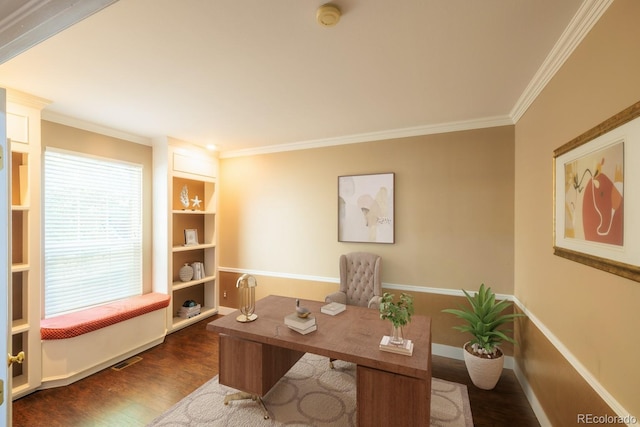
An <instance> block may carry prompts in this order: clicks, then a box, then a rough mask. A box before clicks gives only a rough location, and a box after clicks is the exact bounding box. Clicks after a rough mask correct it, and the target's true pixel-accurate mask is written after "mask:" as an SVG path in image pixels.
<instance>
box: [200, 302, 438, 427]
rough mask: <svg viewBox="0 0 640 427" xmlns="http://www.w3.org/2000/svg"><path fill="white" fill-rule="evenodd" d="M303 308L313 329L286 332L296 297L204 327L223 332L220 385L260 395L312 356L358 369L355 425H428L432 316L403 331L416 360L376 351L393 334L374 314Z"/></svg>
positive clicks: (354, 309) (259, 305) (356, 309)
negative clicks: (250, 316) (245, 319)
mask: <svg viewBox="0 0 640 427" xmlns="http://www.w3.org/2000/svg"><path fill="white" fill-rule="evenodd" d="M300 305H301V306H303V307H307V308H309V309H310V310H311V311H312V313H313V315H314V316H315V317H316V323H317V325H318V330H317V331H315V332H312V333H310V334H308V335H301V334H299V333H297V332H295V331H292V330H291V329H289V328H288V327H287V326H286V325H285V324H284V316H285V315H287V314H290V313H293V312H294V311H295V299H294V298H287V297H280V296H273V295H272V296H268V297H266V298H263V299H261V300H259V301H257V302H256V314H258V316H259V317H258V319H257V320H256V321H254V322H251V323H241V322H238V321H236V317H237V316H238V315H239V314H240V313H239V312H234V313H232V314H229V315H227V316H224V317H221V318H219V319H216V320H214V321H213V322H211V323H209V324H208V325H207V329H208V330H211V331H215V332H218V333H219V334H220V352H219V355H220V356H219V357H220V376H219V381H220V383H221V384H224V385H227V386H229V387H233V388H235V389H238V390H241V391H245V392H248V393H251V394H256V395H258V396H264V395H265V394H266V393H267V392H268V391H269V390H270V389H271V388H272V387H273V386H274V385H275V384H276V383H277V382H278V380H279V379H280V378H281V377H282V376H283V375H284V374H285V373H286V372H287V371H288V370H289V369H290V368H291V367H292V366H293V365H294V364H295V363H296V362H297V361H298V359H300V357H302V356H303V355H304V353H314V354H318V355H322V356H327V357H329V358H334V359H338V360H343V361H346V362H353V363H355V364H356V365H357V370H356V372H357V374H356V378H357V379H356V394H357V396H356V398H357V413H358V414H357V416H358V425H361V426H374V425H384V426H387V425H406V426H409V425H410V426H422V425H424V426H428V425H429V415H430V409H431V318H429V317H425V316H418V315H414V316H413V317H412V319H411V323H410V324H409V325H407V326H406V327H405V328H404V336H405V338H408V339H411V340H412V341H413V342H414V349H413V355H412V356H404V355H399V354H393V353H388V352H383V351H380V350H379V349H378V344H379V343H380V339H381V338H382V336H383V335H389V334H390V333H391V323H390V322H389V321H386V320H380V316H379V312H378V310H373V309H368V308H363V307H354V306H347V309H346V310H345V311H344V312H342V313H340V314H338V315H336V316H330V315H327V314H323V313H321V312H320V307H321V306H323V305H324V303H321V302H318V301H309V300H300ZM327 369H329V361H328V360H327Z"/></svg>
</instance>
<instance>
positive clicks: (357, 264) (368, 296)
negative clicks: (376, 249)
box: [325, 252, 382, 309]
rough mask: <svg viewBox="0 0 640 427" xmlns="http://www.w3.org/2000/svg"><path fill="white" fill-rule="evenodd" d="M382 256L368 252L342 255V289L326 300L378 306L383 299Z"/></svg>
mask: <svg viewBox="0 0 640 427" xmlns="http://www.w3.org/2000/svg"><path fill="white" fill-rule="evenodd" d="M381 264H382V258H380V256H378V255H376V254H372V253H368V252H351V253H348V254H346V255H341V256H340V290H338V291H337V292H333V293H331V294H329V295H327V296H326V298H325V301H326V302H328V303H329V302H339V303H342V304H347V305H359V306H361V307H369V308H376V309H377V308H378V306H379V305H380V300H381V299H382V279H381V277H380V265H381Z"/></svg>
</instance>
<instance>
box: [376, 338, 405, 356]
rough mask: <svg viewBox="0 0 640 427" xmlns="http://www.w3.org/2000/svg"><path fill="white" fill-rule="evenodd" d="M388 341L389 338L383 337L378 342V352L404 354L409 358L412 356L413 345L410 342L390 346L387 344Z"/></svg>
mask: <svg viewBox="0 0 640 427" xmlns="http://www.w3.org/2000/svg"><path fill="white" fill-rule="evenodd" d="M390 340H391V337H390V336H388V335H385V336H383V337H382V340H381V341H380V347H379V348H380V350H382V351H388V352H390V353H397V354H406V355H407V356H411V355H412V354H413V343H412V342H411V340H404V343H403V344H402V345H398V344H391V343H390V342H389V341H390Z"/></svg>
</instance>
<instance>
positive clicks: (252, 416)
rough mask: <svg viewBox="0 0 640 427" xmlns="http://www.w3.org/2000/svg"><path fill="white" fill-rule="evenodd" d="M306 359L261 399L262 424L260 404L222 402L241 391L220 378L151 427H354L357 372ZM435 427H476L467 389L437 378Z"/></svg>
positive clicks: (318, 359)
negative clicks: (266, 415) (266, 411)
mask: <svg viewBox="0 0 640 427" xmlns="http://www.w3.org/2000/svg"><path fill="white" fill-rule="evenodd" d="M334 366H335V369H329V360H328V359H327V358H326V357H322V356H317V355H313V354H309V353H307V354H305V355H304V356H303V357H302V358H301V359H300V360H299V361H298V363H296V364H295V365H294V366H293V367H292V368H291V369H290V370H289V372H287V374H286V375H285V376H284V377H283V378H282V379H281V380H280V381H279V382H278V383H277V384H276V385H275V386H274V387H273V388H272V389H271V391H269V393H267V395H266V396H265V397H264V398H263V401H264V404H265V406H266V408H267V410H268V412H269V419H266V420H265V419H264V417H263V412H262V410H261V408H260V406H259V404H258V403H257V402H254V401H252V400H251V399H248V400H235V401H231V402H230V403H229V405H224V397H225V396H226V395H227V394H231V393H235V392H237V390H235V389H233V388H230V387H227V386H224V385H221V384H219V383H218V376H216V377H214V378H213V379H212V380H210V381H209V382H207V383H206V384H204V385H203V386H202V387H200V388H198V389H197V390H196V391H194V392H193V393H191V394H190V395H189V396H187V397H185V398H184V399H182V400H181V401H180V402H178V403H177V404H176V405H174V406H173V407H172V408H171V409H169V410H168V411H167V412H165V413H164V414H162V415H161V416H159V417H158V418H156V419H155V420H153V421H152V422H151V424H149V426H153V427H160V426H188V427H204V426H229V427H242V426H247V427H255V426H285V425H286V426H318V427H324V426H327V427H328V426H332V427H336V426H355V425H357V423H356V390H355V389H356V366H355V365H354V364H352V363H347V362H342V361H339V360H337V361H335V362H334ZM430 424H431V426H438V427H441V426H442V427H445V426H446V427H458V426H460V427H473V420H472V418H471V407H470V405H469V395H468V393H467V387H466V386H465V385H463V384H457V383H453V382H449V381H444V380H440V379H437V378H433V380H432V381H431V420H430Z"/></svg>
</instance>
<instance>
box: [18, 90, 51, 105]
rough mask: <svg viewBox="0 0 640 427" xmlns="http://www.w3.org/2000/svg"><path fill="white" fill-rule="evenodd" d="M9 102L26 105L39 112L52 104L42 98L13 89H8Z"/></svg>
mask: <svg viewBox="0 0 640 427" xmlns="http://www.w3.org/2000/svg"><path fill="white" fill-rule="evenodd" d="M7 102H13V103H16V104H20V105H24V106H25V107H31V108H35V109H37V110H42V109H43V108H44V107H46V106H47V105H49V104H51V101H49V100H48V99H45V98H40V97H38V96H34V95H31V94H28V93H26V92H22V91H19V90H16V89H11V88H7Z"/></svg>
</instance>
